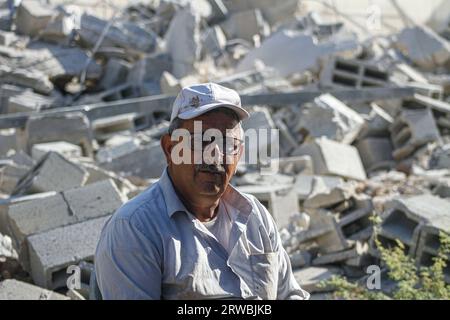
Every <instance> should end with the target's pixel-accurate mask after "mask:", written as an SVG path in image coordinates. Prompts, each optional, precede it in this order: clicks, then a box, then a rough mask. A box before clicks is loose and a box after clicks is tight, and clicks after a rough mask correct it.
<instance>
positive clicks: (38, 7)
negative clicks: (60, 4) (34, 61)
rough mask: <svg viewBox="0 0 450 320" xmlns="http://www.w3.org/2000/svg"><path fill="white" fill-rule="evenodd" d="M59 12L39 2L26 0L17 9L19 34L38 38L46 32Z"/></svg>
mask: <svg viewBox="0 0 450 320" xmlns="http://www.w3.org/2000/svg"><path fill="white" fill-rule="evenodd" d="M56 15H57V12H56V11H55V10H53V9H51V8H50V7H49V6H44V5H43V4H42V3H41V2H40V1H37V0H24V1H22V2H21V3H20V6H19V7H18V8H17V14H16V23H15V25H16V28H17V32H19V33H21V34H25V35H28V36H32V37H34V36H37V35H39V32H40V31H42V30H44V29H45V27H46V26H47V24H48V23H49V22H50V21H51V20H52V18H53V17H54V16H56Z"/></svg>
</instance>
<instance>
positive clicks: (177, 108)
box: [170, 82, 249, 121]
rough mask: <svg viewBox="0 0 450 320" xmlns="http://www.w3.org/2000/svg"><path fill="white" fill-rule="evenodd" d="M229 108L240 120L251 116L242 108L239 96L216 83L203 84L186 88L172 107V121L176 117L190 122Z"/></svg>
mask: <svg viewBox="0 0 450 320" xmlns="http://www.w3.org/2000/svg"><path fill="white" fill-rule="evenodd" d="M221 107H224V108H228V109H231V110H233V111H234V112H236V114H237V115H238V117H239V119H240V120H244V119H247V118H248V117H249V114H248V112H247V111H245V109H244V108H242V105H241V98H240V97H239V94H238V93H237V92H236V91H234V90H232V89H229V88H225V87H224V86H221V85H218V84H216V83H212V82H210V83H202V84H196V85H192V86H189V87H184V88H183V89H181V91H180V93H179V94H178V96H177V98H176V99H175V102H174V103H173V107H172V115H171V117H170V121H173V119H175V118H176V117H178V118H180V119H183V120H188V119H193V118H195V117H198V116H200V115H202V114H204V113H206V112H208V111H211V110H214V109H217V108H221Z"/></svg>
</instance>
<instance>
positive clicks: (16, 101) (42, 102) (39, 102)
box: [5, 91, 63, 113]
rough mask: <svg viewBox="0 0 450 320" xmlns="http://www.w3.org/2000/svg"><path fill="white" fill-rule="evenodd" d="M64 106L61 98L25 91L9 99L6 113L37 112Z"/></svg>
mask: <svg viewBox="0 0 450 320" xmlns="http://www.w3.org/2000/svg"><path fill="white" fill-rule="evenodd" d="M62 104H63V101H62V98H61V97H60V96H54V97H51V96H50V97H49V96H44V95H40V94H37V93H34V92H31V91H23V92H20V93H18V94H15V95H13V96H11V97H9V99H8V105H7V108H6V110H5V113H16V112H33V111H34V112H35V111H41V110H45V109H50V108H52V107H58V106H61V105H62Z"/></svg>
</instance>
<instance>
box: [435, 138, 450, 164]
mask: <svg viewBox="0 0 450 320" xmlns="http://www.w3.org/2000/svg"><path fill="white" fill-rule="evenodd" d="M430 168H432V169H448V168H450V144H446V145H443V146H441V147H438V148H436V149H435V150H434V151H433V154H432V155H431V159H430Z"/></svg>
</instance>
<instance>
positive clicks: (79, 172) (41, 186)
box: [14, 152, 88, 195]
mask: <svg viewBox="0 0 450 320" xmlns="http://www.w3.org/2000/svg"><path fill="white" fill-rule="evenodd" d="M87 178H88V173H87V171H86V170H85V169H84V168H83V167H82V166H80V165H77V164H75V163H73V162H71V161H69V160H67V159H66V158H64V157H63V156H61V155H60V154H58V153H56V152H49V153H47V155H46V156H44V157H43V158H41V160H40V161H39V162H38V163H37V164H36V165H35V166H34V167H33V168H32V169H31V170H30V171H29V172H28V174H27V175H25V176H24V177H23V179H22V180H20V181H19V183H18V184H17V186H16V188H15V190H14V194H15V195H21V194H24V193H39V192H46V191H63V190H67V189H71V188H74V187H79V186H82V185H84V184H85V182H86V180H87Z"/></svg>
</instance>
